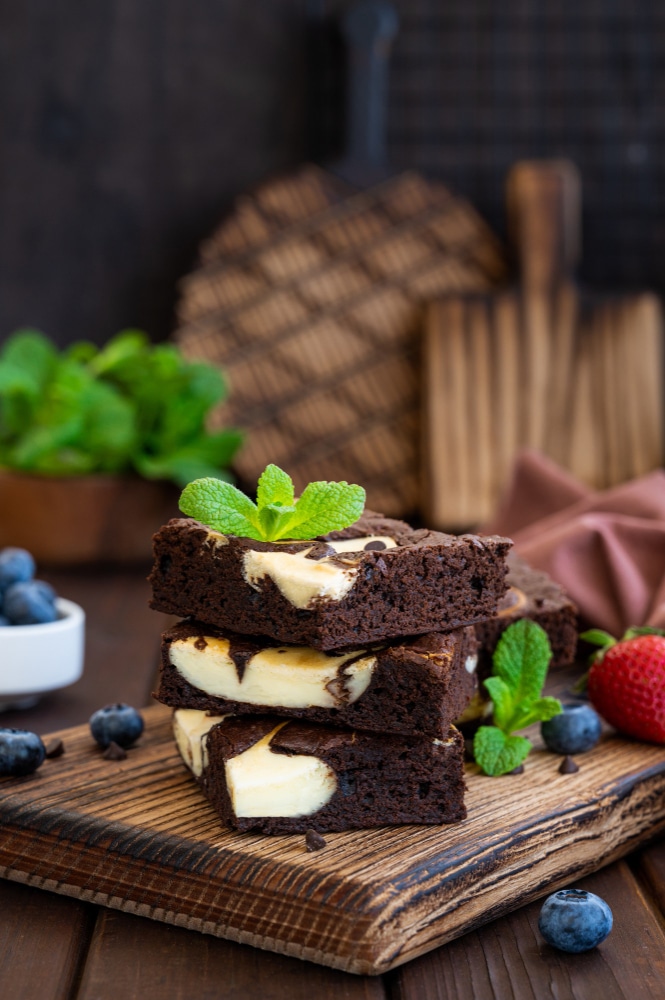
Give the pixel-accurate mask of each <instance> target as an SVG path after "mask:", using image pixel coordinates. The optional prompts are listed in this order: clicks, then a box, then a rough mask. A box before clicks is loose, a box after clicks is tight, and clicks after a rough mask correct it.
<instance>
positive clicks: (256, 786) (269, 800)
mask: <svg viewBox="0 0 665 1000" xmlns="http://www.w3.org/2000/svg"><path fill="white" fill-rule="evenodd" d="M174 730H175V737H176V743H177V745H178V749H179V750H180V753H181V755H182V757H183V760H184V761H185V763H186V764H187V765H188V767H189V768H190V770H191V771H192V772H193V774H194V775H195V777H196V778H197V780H198V782H199V784H200V785H201V788H202V790H203V792H204V794H205V795H206V797H207V798H208V799H209V800H210V802H211V804H212V805H213V807H214V808H215V809H216V811H217V812H218V813H219V815H220V816H221V818H222V819H223V820H224V822H225V823H226V824H228V825H229V826H232V827H234V828H235V829H237V830H257V831H260V832H262V833H305V832H306V831H307V830H316V831H317V832H318V833H327V832H332V831H338V830H350V829H355V828H360V827H372V826H388V825H392V824H400V823H457V822H459V821H460V820H462V819H464V818H465V816H466V810H465V807H464V767H463V756H464V746H463V741H462V737H461V734H460V733H459V732H458V731H457V730H456V729H453V728H451V730H450V732H449V734H448V735H447V737H446V739H445V740H437V739H431V738H430V737H426V738H416V737H410V736H386V735H380V734H377V733H364V732H359V731H357V730H350V729H334V728H332V727H330V726H320V725H311V724H310V723H308V722H302V721H295V720H291V721H288V720H287V721H286V722H285V721H284V719H279V718H275V717H272V718H271V717H269V716H233V715H230V716H225V717H224V716H221V717H220V716H210V715H207V714H206V713H205V712H198V711H196V710H195V709H177V710H176V712H175V718H174Z"/></svg>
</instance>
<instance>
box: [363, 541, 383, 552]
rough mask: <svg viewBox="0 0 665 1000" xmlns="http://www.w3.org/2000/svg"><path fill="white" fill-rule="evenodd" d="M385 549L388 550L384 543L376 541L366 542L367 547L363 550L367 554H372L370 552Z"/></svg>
mask: <svg viewBox="0 0 665 1000" xmlns="http://www.w3.org/2000/svg"><path fill="white" fill-rule="evenodd" d="M386 548H388V546H387V545H386V543H385V542H380V541H378V540H377V541H375V542H368V543H367V545H366V546H365V549H366V550H367V551H368V552H372V551H377V552H378V551H379V550H380V549H386Z"/></svg>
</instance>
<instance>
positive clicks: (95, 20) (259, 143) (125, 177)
mask: <svg viewBox="0 0 665 1000" xmlns="http://www.w3.org/2000/svg"><path fill="white" fill-rule="evenodd" d="M395 5H396V7H397V9H398V12H399V17H400V23H401V29H400V34H399V36H398V38H397V39H396V41H395V45H394V59H393V62H392V66H391V75H390V101H389V113H388V150H389V156H390V158H391V160H392V162H393V163H394V164H395V166H396V167H398V168H413V167H415V168H417V169H420V170H422V171H423V172H424V173H425V174H426V175H428V176H431V177H433V178H438V179H441V180H442V181H444V183H448V184H450V185H451V186H452V187H453V189H454V190H456V191H458V192H459V193H461V194H463V195H465V196H467V197H469V198H470V199H471V200H472V201H473V202H474V204H476V205H477V207H479V209H480V210H481V211H482V212H483V213H484V214H485V215H486V216H487V217H488V218H489V220H490V221H491V223H492V224H493V225H494V226H495V227H502V226H503V223H504V213H503V181H504V176H505V172H506V170H507V169H508V167H509V166H510V165H511V163H512V162H513V161H514V160H516V159H521V158H524V157H534V156H538V157H551V156H568V157H570V158H572V159H573V160H574V161H575V162H577V164H578V165H579V167H580V169H581V173H582V180H583V184H584V188H585V206H586V215H585V220H584V244H585V253H584V272H583V277H584V278H585V279H586V280H587V281H588V282H590V283H592V284H594V285H596V286H613V287H622V286H627V285H631V286H633V287H654V288H656V289H657V290H660V291H661V292H662V291H663V290H664V289H665V269H664V268H663V267H662V261H663V259H665V225H664V222H665V183H664V180H665V155H664V153H663V151H664V150H665V143H664V141H663V140H664V138H665V116H663V115H662V114H660V111H659V109H660V108H662V106H663V103H664V102H665V92H664V90H665V74H663V73H662V60H663V51H665V49H664V45H663V39H664V37H665V6H663V5H662V4H656V3H653V2H651V0H615V2H614V3H612V4H609V5H608V4H602V3H599V2H597V3H593V4H560V5H549V4H548V5H543V4H538V3H533V2H531V3H524V2H523V0H505V2H504V3H502V4H501V5H497V4H496V3H495V2H494V0H475V2H474V3H472V4H470V3H468V2H466V0H454V2H451V3H447V4H445V5H442V4H441V3H440V2H439V0H395ZM346 6H347V0H255V2H254V3H252V4H248V3H246V2H244V0H223V2H216V0H199V2H197V3H196V4H194V5H192V4H190V3H187V2H186V0H162V2H161V3H159V4H153V3H139V4H137V3H133V2H132V0H106V2H105V3H100V4H85V3H80V2H78V0H62V2H60V3H58V4H56V5H54V4H52V3H49V2H48V0H24V2H22V3H14V4H11V3H8V4H4V5H3V7H2V11H0V54H1V56H2V63H3V86H2V88H1V89H0V164H1V167H0V169H1V171H2V173H1V176H2V184H0V218H2V223H3V224H2V226H1V227H0V339H2V338H3V337H5V336H6V335H7V334H8V333H9V332H10V330H11V329H13V328H14V327H15V326H17V325H19V324H25V323H33V324H37V325H39V326H42V327H44V329H46V330H47V331H48V332H49V333H51V334H52V335H54V336H55V337H56V338H57V339H58V340H59V341H60V342H62V343H66V342H69V341H71V340H73V339H75V338H80V337H90V338H92V339H94V340H102V339H104V338H106V337H107V336H108V335H109V334H111V333H112V332H114V331H115V330H117V329H118V328H120V327H121V326H123V325H126V324H133V325H139V326H145V327H147V328H148V329H149V331H150V332H151V334H152V335H153V336H154V337H155V338H156V339H158V338H161V337H164V336H165V335H166V334H168V332H169V331H170V329H171V325H172V304H173V300H174V290H175V282H176V279H177V278H178V277H179V276H180V275H182V274H184V273H186V271H188V270H189V268H190V266H191V263H192V262H193V259H194V257H195V254H196V247H197V245H198V244H199V242H200V240H201V239H203V238H204V237H205V236H206V235H207V234H209V233H210V232H211V231H212V230H213V229H214V228H215V227H216V225H217V223H218V221H219V218H220V216H221V214H222V212H223V210H224V208H225V206H227V205H228V204H229V203H230V200H231V198H232V196H233V195H235V194H236V193H237V192H239V191H241V190H242V189H244V188H246V187H247V185H251V184H254V183H255V182H257V181H259V180H261V179H262V178H264V177H266V176H267V175H268V174H270V173H272V172H273V171H275V170H281V169H285V168H290V167H292V166H294V165H295V164H297V163H298V162H300V161H302V160H303V159H304V158H306V157H314V158H315V159H319V160H324V159H326V158H329V157H331V156H334V155H335V154H336V153H337V152H339V147H340V143H341V137H342V129H341V114H340V112H341V108H342V105H343V85H342V82H341V80H342V75H343V60H342V58H341V52H340V43H339V37H338V35H337V33H336V31H335V29H334V25H332V24H331V19H332V17H333V16H334V15H336V14H337V13H338V12H339V11H340V9H342V8H343V7H346ZM308 62H309V63H310V69H311V70H312V71H315V72H314V75H313V79H312V81H311V85H309V84H308V85H307V86H306V85H305V76H306V72H307V68H308V67H307V64H308Z"/></svg>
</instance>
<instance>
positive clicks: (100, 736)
mask: <svg viewBox="0 0 665 1000" xmlns="http://www.w3.org/2000/svg"><path fill="white" fill-rule="evenodd" d="M90 732H91V733H92V735H93V737H94V738H95V739H96V740H97V742H98V743H99V745H100V747H107V746H108V745H109V743H117V744H118V746H120V747H129V746H131V745H132V743H134V741H135V740H137V739H138V738H139V736H140V735H141V733H142V732H143V717H142V716H141V713H140V712H137V711H136V709H135V708H132V707H131V705H123V704H120V703H118V704H115V705H105V706H104V708H100V709H98V711H96V712H95V713H94V714H93V715H91V716H90Z"/></svg>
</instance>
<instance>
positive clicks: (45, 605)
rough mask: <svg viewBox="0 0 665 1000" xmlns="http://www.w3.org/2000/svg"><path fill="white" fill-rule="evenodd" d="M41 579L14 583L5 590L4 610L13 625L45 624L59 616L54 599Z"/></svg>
mask: <svg viewBox="0 0 665 1000" xmlns="http://www.w3.org/2000/svg"><path fill="white" fill-rule="evenodd" d="M45 586H48V584H44V583H43V582H42V581H41V580H31V581H29V582H28V583H13V584H12V585H11V587H7V590H6V591H5V599H4V602H3V609H2V610H3V611H4V613H5V615H6V616H7V618H9V620H10V622H11V623H12V625H43V624H45V623H46V622H54V621H55V620H56V618H57V617H58V612H57V610H56V607H55V601H54V599H53V598H52V597H51V596H50V595H49V594H48V593H45V591H44V587H45Z"/></svg>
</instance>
